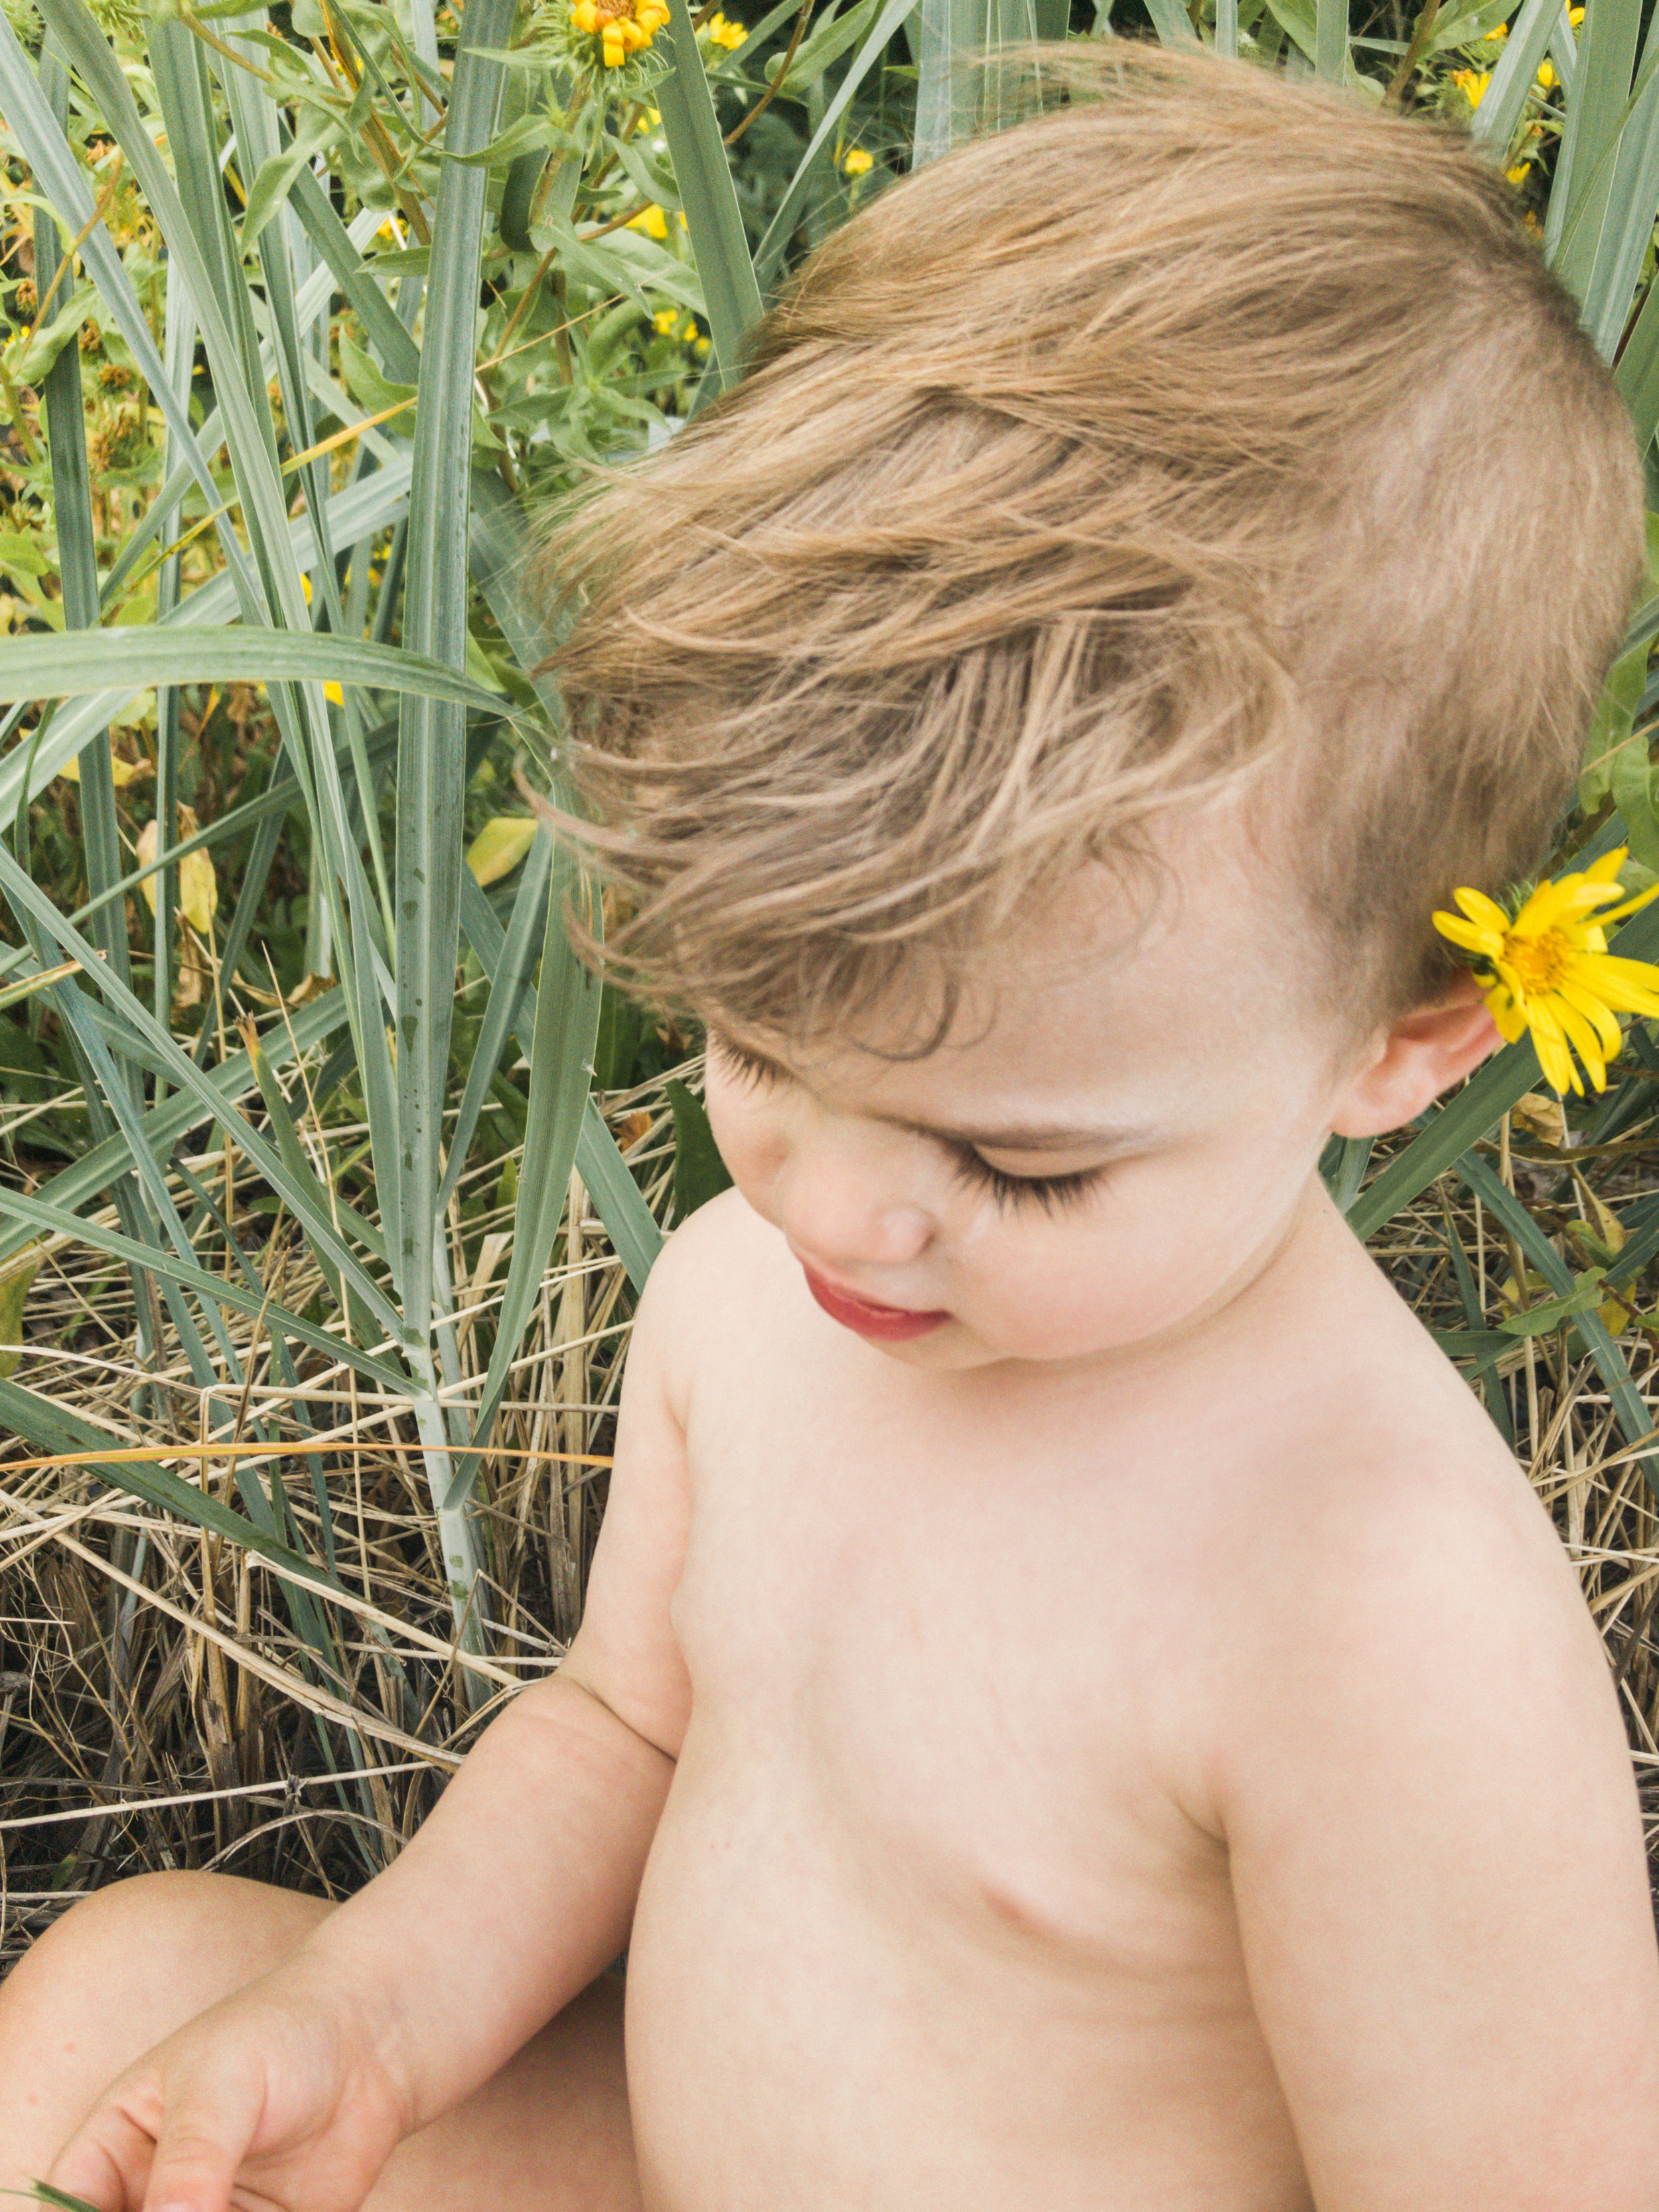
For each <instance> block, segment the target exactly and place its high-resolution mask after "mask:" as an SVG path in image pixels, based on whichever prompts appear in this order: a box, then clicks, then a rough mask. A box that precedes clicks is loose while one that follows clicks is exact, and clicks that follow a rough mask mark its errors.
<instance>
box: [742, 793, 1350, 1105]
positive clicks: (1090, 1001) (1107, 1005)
mask: <svg viewBox="0 0 1659 2212" xmlns="http://www.w3.org/2000/svg"><path fill="white" fill-rule="evenodd" d="M1168 847H1169V849H1168V850H1167V852H1166V853H1165V854H1162V855H1158V856H1157V857H1158V865H1157V866H1152V867H1150V868H1148V869H1146V870H1137V871H1136V872H1135V873H1134V875H1133V878H1128V877H1126V876H1125V875H1123V874H1122V873H1121V872H1118V871H1115V870H1112V869H1109V868H1106V867H1097V868H1091V869H1088V870H1085V871H1082V872H1079V874H1078V875H1077V876H1076V877H1075V878H1073V879H1072V880H1070V881H1069V882H1068V883H1067V884H1065V885H1064V886H1063V887H1061V888H1060V890H1057V891H1056V892H1055V893H1054V894H1053V895H1051V896H1049V897H1048V899H1047V900H1046V901H1045V902H1043V904H1042V906H1041V907H1040V908H1033V909H1032V910H1030V912H1028V913H1026V914H1024V915H1022V916H1020V917H1019V918H1018V920H1016V921H1013V922H1012V923H1010V924H1009V925H1008V926H1007V927H1006V928H1004V929H1003V930H1001V931H1000V932H998V933H994V934H993V935H991V936H989V937H987V938H986V939H983V940H982V941H981V942H979V943H976V944H974V945H970V946H969V947H968V948H966V949H965V950H962V951H953V952H952V953H951V956H950V957H948V958H946V957H944V956H942V955H940V954H939V953H937V952H935V951H933V949H932V948H930V947H929V946H928V945H927V944H926V943H925V942H923V943H921V944H920V945H917V946H916V947H915V949H914V950H913V951H910V952H909V953H908V954H907V955H906V956H905V957H904V958H903V959H902V960H901V961H900V963H898V965H897V967H896V970H895V972H894V974H893V975H892V976H891V978H890V981H887V982H886V983H885V984H884V987H883V989H882V992H881V994H880V995H879V996H878V999H877V1000H875V1001H874V1003H873V1004H872V1005H870V1006H865V1007H861V1008H860V1009H859V1010H857V1011H856V1012H848V1013H847V1014H844V1015H843V1014H838V1013H830V1014H829V1015H828V1016H826V1017H825V1018H823V1019H821V1020H819V1021H817V1022H816V1023H814V1024H810V1025H806V1026H803V1027H800V1028H794V1027H792V1026H789V1025H784V1026H781V1027H780V1026H777V1025H773V1024H747V1023H744V1022H742V1021H732V1022H727V1021H721V1020H719V1019H718V1018H716V1021H715V1023H714V1026H715V1027H716V1028H718V1029H719V1030H720V1031H721V1032H722V1033H723V1034H725V1035H726V1036H728V1037H730V1038H731V1039H732V1042H735V1043H737V1044H738V1045H739V1046H740V1047H742V1048H744V1049H746V1050H749V1051H751V1052H755V1053H757V1054H760V1055H761V1056H762V1057H763V1058H769V1059H772V1060H777V1061H780V1062H781V1063H785V1064H787V1065H788V1066H791V1067H793V1068H796V1069H799V1070H801V1071H803V1072H805V1071H808V1070H810V1069H811V1068H815V1067H816V1068H819V1069H826V1070H827V1069H829V1068H830V1067H832V1066H835V1065H836V1064H837V1063H839V1064H840V1066H842V1067H844V1068H845V1067H849V1066H859V1067H860V1068H861V1070H862V1071H863V1073H865V1074H866V1075H868V1076H871V1077H874V1076H877V1075H878V1071H879V1067H880V1065H881V1064H882V1063H890V1064H891V1065H893V1066H895V1067H902V1066H905V1065H915V1064H918V1063H921V1062H937V1063H939V1064H940V1065H941V1066H944V1067H945V1068H947V1069H949V1070H950V1071H951V1072H952V1073H955V1074H956V1075H957V1077H958V1078H959V1079H961V1080H962V1081H963V1082H965V1083H967V1082H976V1081H980V1080H989V1081H993V1082H997V1083H1001V1082H1004V1081H1012V1080H1014V1079H1018V1077H1020V1076H1022V1075H1024V1076H1026V1077H1029V1078H1030V1079H1032V1080H1034V1081H1035V1080H1040V1079H1058V1080H1064V1079H1066V1078H1067V1077H1068V1076H1069V1077H1074V1078H1076V1079H1078V1080H1079V1081H1083V1080H1085V1079H1087V1076H1088V1074H1089V1073H1090V1072H1091V1071H1093V1070H1094V1069H1096V1068H1097V1067H1100V1066H1110V1067H1112V1068H1113V1069H1114V1071H1115V1080H1120V1081H1121V1080H1122V1079H1124V1078H1125V1075H1126V1073H1127V1071H1126V1069H1125V1066H1124V1063H1125V1060H1126V1057H1127V1056H1129V1055H1133V1059H1134V1060H1135V1062H1136V1063H1137V1072H1138V1073H1139V1075H1141V1076H1143V1077H1146V1078H1147V1079H1151V1080H1155V1079H1157V1077H1158V1073H1160V1071H1179V1070H1181V1069H1183V1068H1186V1067H1187V1066H1189V1065H1190V1064H1191V1062H1192V1060H1193V1059H1194V1054H1195V1053H1196V1052H1197V1051H1199V1050H1200V1048H1203V1049H1206V1050H1208V1049H1212V1048H1213V1049H1219V1050H1221V1051H1225V1050H1226V1049H1228V1048H1229V1047H1230V1046H1231V1047H1237V1046H1238V1045H1239V1044H1241V1043H1242V1042H1243V1041H1244V1040H1245V1039H1247V1038H1251V1037H1254V1036H1257V1035H1259V1034H1260V1033H1261V1032H1262V1031H1263V1030H1273V1031H1278V1032H1285V1031H1288V1030H1290V1029H1291V1028H1292V1027H1298V1028H1300V1027H1305V1026H1306V1025H1307V1023H1308V1019H1309V1013H1310V1006H1313V1005H1315V1004H1316V1003H1322V1000H1321V999H1320V998H1319V996H1318V994H1317V993H1316V990H1315V988H1314V987H1313V985H1314V980H1315V979H1314V963H1316V960H1317V959H1318V957H1319V950H1318V947H1317V945H1316V941H1315V939H1314V938H1313V933H1312V932H1311V930H1310V927H1309V925H1308V923H1307V921H1306V919H1305V917H1304V915H1303V914H1302V912H1301V910H1300V908H1299V906H1298V904H1297V901H1296V900H1295V898H1294V896H1292V895H1291V894H1289V893H1288V892H1287V891H1286V890H1285V887H1284V886H1283V885H1282V884H1279V882H1278V881H1277V880H1275V879H1273V878H1272V877H1271V876H1270V875H1269V872H1267V870H1266V869H1265V868H1264V869H1259V870H1256V871H1255V872H1252V871H1251V870H1250V869H1249V867H1248V866H1243V865H1242V864H1241V862H1240V861H1239V860H1238V857H1237V855H1236V854H1229V853H1227V852H1226V850H1225V847H1224V845H1223V844H1222V843H1221V842H1218V841H1212V842H1211V843H1210V845H1209V846H1208V847H1207V848H1205V847H1203V846H1201V845H1200V843H1199V842H1197V841H1196V840H1195V839H1194V838H1193V837H1191V836H1184V835H1183V834H1182V833H1181V832H1179V831H1176V832H1173V833H1172V834H1171V836H1170V838H1169V840H1168Z"/></svg>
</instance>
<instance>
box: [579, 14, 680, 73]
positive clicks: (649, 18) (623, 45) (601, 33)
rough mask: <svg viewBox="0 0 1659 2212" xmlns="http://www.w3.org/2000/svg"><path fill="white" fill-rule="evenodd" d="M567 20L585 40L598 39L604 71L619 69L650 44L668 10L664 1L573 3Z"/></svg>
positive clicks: (666, 17) (665, 18) (663, 21)
mask: <svg viewBox="0 0 1659 2212" xmlns="http://www.w3.org/2000/svg"><path fill="white" fill-rule="evenodd" d="M570 20H571V21H572V22H573V23H574V25H575V27H576V28H577V29H578V30H579V31H580V33H582V35H583V36H584V37H585V38H590V39H591V38H592V37H594V36H595V35H597V36H598V38H599V45H600V47H601V50H602V52H603V54H604V58H605V67H606V69H620V68H621V67H622V65H623V63H624V62H625V61H626V60H627V59H628V58H629V55H630V54H636V53H638V52H641V49H642V48H643V47H646V46H649V45H650V44H651V41H652V40H653V39H654V38H655V36H656V35H657V33H658V32H659V30H661V28H662V27H663V25H664V24H665V22H666V21H668V9H667V8H666V7H665V5H664V0H574V4H573V5H572V7H571V10H570Z"/></svg>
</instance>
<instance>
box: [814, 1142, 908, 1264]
mask: <svg viewBox="0 0 1659 2212" xmlns="http://www.w3.org/2000/svg"><path fill="white" fill-rule="evenodd" d="M775 1202H776V1205H777V1208H778V1215H779V1225H780V1227H781V1229H782V1231H783V1232H784V1235H785V1236H786V1237H787V1238H788V1239H789V1241H790V1243H791V1244H793V1246H794V1248H795V1249H796V1250H797V1251H798V1252H799V1253H801V1254H802V1255H804V1256H805V1257H806V1258H808V1259H817V1260H822V1261H823V1262H824V1263H825V1264H826V1265H828V1266H830V1267H834V1266H837V1265H839V1266H841V1267H854V1266H858V1265H860V1264H865V1265H874V1266H882V1267H899V1266H902V1265H903V1263H904V1262H905V1261H909V1260H915V1259H916V1258H918V1257H919V1256H920V1255H921V1253H922V1252H923V1251H924V1250H925V1249H927V1243H928V1241H929V1239H930V1238H931V1237H932V1235H933V1223H932V1221H931V1219H930V1218H929V1217H928V1214H927V1212H926V1210H925V1208H923V1207H921V1206H917V1205H915V1204H913V1203H912V1202H911V1201H910V1200H909V1198H908V1195H907V1194H905V1193H904V1192H903V1191H902V1189H895V1188H894V1169H893V1164H891V1163H887V1162H883V1161H879V1160H875V1159H872V1158H869V1157H868V1156H866V1155H865V1154H864V1153H862V1152H861V1151H860V1149H859V1148H857V1147H855V1146H843V1145H838V1144H836V1143H834V1142H828V1143H825V1142H819V1143H816V1144H814V1143H808V1144H806V1145H804V1146H795V1147H793V1148H792V1150H791V1152H790V1155H789V1158H787V1161H786V1162H785V1164H784V1165H783V1168H782V1170H781V1174H780V1176H779V1177H778V1182H777V1185H776V1188H775Z"/></svg>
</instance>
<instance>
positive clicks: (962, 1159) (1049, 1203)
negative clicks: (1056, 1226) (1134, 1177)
mask: <svg viewBox="0 0 1659 2212" xmlns="http://www.w3.org/2000/svg"><path fill="white" fill-rule="evenodd" d="M950 1151H951V1157H952V1158H953V1159H954V1161H955V1163H956V1170H957V1173H956V1179H957V1182H965V1183H969V1184H971V1185H972V1186H973V1187H974V1188H975V1189H977V1190H988V1191H989V1192H990V1194H991V1195H992V1197H993V1198H994V1199H995V1200H996V1202H997V1204H998V1205H999V1206H1041V1207H1042V1210H1043V1212H1045V1213H1053V1212H1057V1211H1063V1210H1064V1209H1065V1208H1066V1206H1077V1205H1079V1204H1080V1203H1081V1202H1082V1200H1084V1199H1085V1198H1086V1197H1087V1196H1088V1194H1089V1193H1090V1192H1091V1191H1092V1190H1095V1189H1097V1188H1098V1187H1099V1186H1100V1184H1101V1183H1103V1182H1104V1181H1105V1179H1106V1176H1107V1174H1108V1172H1109V1171H1108V1170H1107V1169H1106V1168H1104V1167H1097V1168H1079V1169H1078V1170H1074V1172H1073V1173H1072V1174H1071V1175H1062V1176H1016V1175H1009V1174H1007V1173H1006V1172H1005V1171H1004V1170H1002V1169H1001V1168H994V1167H993V1166H992V1165H991V1163H990V1162H989V1160H987V1159H985V1158H981V1155H980V1154H979V1153H978V1152H975V1151H973V1150H972V1149H971V1148H970V1147H969V1146H957V1145H952V1146H951V1147H950Z"/></svg>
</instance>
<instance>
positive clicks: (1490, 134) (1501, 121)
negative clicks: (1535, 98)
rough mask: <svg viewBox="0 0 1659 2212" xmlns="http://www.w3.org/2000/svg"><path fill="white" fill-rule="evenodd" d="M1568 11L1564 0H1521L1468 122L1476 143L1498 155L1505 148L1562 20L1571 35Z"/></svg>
mask: <svg viewBox="0 0 1659 2212" xmlns="http://www.w3.org/2000/svg"><path fill="white" fill-rule="evenodd" d="M1566 15H1567V9H1566V0H1525V4H1524V6H1523V7H1522V10H1521V12H1520V14H1519V15H1517V16H1516V19H1515V21H1514V22H1513V23H1512V24H1511V26H1510V34H1509V37H1508V38H1507V39H1506V40H1504V51H1503V52H1502V53H1501V54H1500V55H1499V56H1498V64H1497V66H1496V68H1495V69H1494V70H1492V76H1491V78H1490V80H1489V81H1488V82H1487V85H1486V91H1485V92H1484V93H1483V94H1481V98H1480V106H1479V107H1477V108H1476V109H1475V111H1474V117H1473V118H1472V119H1471V121H1470V124H1469V137H1470V138H1471V139H1472V140H1473V142H1474V144H1475V145H1477V146H1485V147H1486V148H1487V149H1488V150H1489V151H1490V152H1491V153H1492V155H1493V156H1494V157H1495V158H1497V159H1498V160H1501V159H1502V158H1503V157H1504V155H1506V154H1507V153H1508V151H1509V149H1510V141H1511V140H1512V139H1513V138H1514V137H1515V133H1516V128H1517V127H1518V125H1519V124H1520V121H1521V117H1522V112H1523V111H1524V109H1525V107H1526V105H1527V97H1528V94H1529V93H1530V92H1531V90H1532V88H1533V82H1534V78H1535V77H1536V76H1537V75H1538V65H1539V64H1540V63H1541V61H1542V60H1543V58H1544V57H1545V55H1546V54H1547V52H1548V51H1549V45H1550V40H1551V39H1552V37H1553V35H1554V33H1555V31H1556V28H1557V27H1558V25H1565V26H1566V30H1567V36H1568V38H1569V40H1571V36H1572V30H1571V25H1569V24H1567V22H1566Z"/></svg>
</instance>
